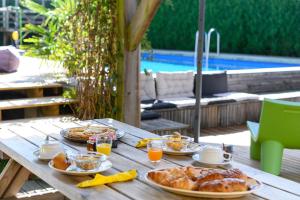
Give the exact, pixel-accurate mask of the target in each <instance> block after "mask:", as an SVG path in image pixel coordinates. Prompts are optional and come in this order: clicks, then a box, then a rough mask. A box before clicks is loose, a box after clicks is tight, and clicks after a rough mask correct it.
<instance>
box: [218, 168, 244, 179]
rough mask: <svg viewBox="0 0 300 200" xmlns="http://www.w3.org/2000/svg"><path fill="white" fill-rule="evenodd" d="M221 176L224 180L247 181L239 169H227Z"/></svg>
mask: <svg viewBox="0 0 300 200" xmlns="http://www.w3.org/2000/svg"><path fill="white" fill-rule="evenodd" d="M222 174H223V176H224V177H225V178H239V179H243V180H244V181H247V179H248V177H247V175H246V174H244V173H243V172H242V171H241V170H239V169H229V170H226V171H224V172H223V173H222Z"/></svg>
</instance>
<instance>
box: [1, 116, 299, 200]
mask: <svg viewBox="0 0 300 200" xmlns="http://www.w3.org/2000/svg"><path fill="white" fill-rule="evenodd" d="M49 121H50V122H49ZM49 121H48V120H46V119H45V120H38V121H36V122H28V123H27V124H26V125H24V124H23V125H22V126H21V127H27V128H29V127H30V128H32V129H30V128H29V129H28V130H27V131H24V130H25V129H24V128H19V129H18V128H17V129H18V130H17V129H15V128H16V127H18V126H13V127H12V126H9V128H10V129H11V130H14V131H16V132H18V134H22V131H23V132H30V135H29V136H28V137H30V138H35V137H37V135H38V139H36V138H35V139H34V140H35V142H37V143H38V142H40V140H41V141H42V140H43V138H44V136H45V134H51V135H52V136H53V137H55V138H57V139H59V140H61V141H63V142H65V143H66V144H67V145H69V148H70V147H72V148H76V149H78V150H84V149H85V146H84V145H81V146H80V145H79V146H78V145H77V144H74V143H71V142H66V141H65V140H62V138H61V136H60V135H59V131H60V130H61V129H62V128H67V127H72V126H76V125H83V124H86V123H91V122H79V121H75V122H72V121H65V122H61V121H60V120H59V118H57V119H56V120H49ZM99 122H101V123H105V124H108V125H110V126H114V127H116V128H119V129H125V130H126V132H128V135H126V136H125V137H124V138H122V143H120V145H119V146H118V148H117V149H113V153H112V156H111V158H110V159H111V160H112V162H113V164H114V168H113V169H112V170H110V171H108V172H107V173H105V174H111V173H115V172H117V171H123V170H128V169H131V168H136V169H138V171H139V172H141V175H142V174H144V173H145V172H147V171H148V170H149V169H152V168H154V166H153V165H152V164H151V163H150V162H149V161H148V159H147V155H146V151H145V149H136V148H134V145H135V144H136V142H137V141H138V140H139V139H140V138H143V137H157V135H155V134H152V133H149V132H147V131H143V130H140V129H137V128H134V127H131V126H129V125H123V123H121V122H117V121H114V120H110V119H105V120H97V122H95V123H99ZM49 127H50V128H49ZM124 127H125V128H124ZM29 130H30V131H29ZM35 131H37V132H36V133H35ZM41 132H43V134H44V135H41ZM26 137H27V136H26ZM0 139H1V137H0ZM30 140H31V139H30ZM0 144H1V143H0ZM0 148H1V146H0ZM132 155H134V156H132ZM124 163H126V165H124ZM188 164H191V158H190V157H188V156H182V157H174V156H167V155H164V160H163V161H162V162H161V164H160V167H165V166H167V167H168V166H179V165H180V166H182V165H188ZM240 165H241V164H240ZM241 166H244V165H241ZM246 167H247V166H246ZM239 168H240V167H239ZM242 170H243V171H244V169H242ZM245 170H246V173H247V174H249V173H248V171H247V170H250V172H251V173H253V174H254V175H255V174H256V175H259V176H261V175H262V174H263V173H264V172H263V173H261V172H260V170H258V171H259V172H260V173H254V172H253V170H252V168H245ZM249 175H250V174H249ZM267 175H268V174H267ZM265 176H266V175H265V174H264V175H263V177H261V178H259V179H265V178H266V177H265ZM270 176H271V177H272V178H273V176H272V175H270ZM267 178H268V177H267ZM270 180H272V179H270ZM273 180H274V179H273ZM275 180H278V179H275ZM283 180H286V179H283ZM274 184H275V185H276V183H272V184H268V183H267V185H265V186H264V187H263V188H262V190H261V191H259V192H257V193H256V195H248V196H246V197H245V198H244V199H260V198H259V196H260V197H263V198H267V199H270V198H271V199H272V198H273V197H274V196H276V197H278V198H279V199H299V195H298V194H297V192H294V193H293V192H292V193H291V192H290V190H291V189H289V190H285V189H282V188H281V187H278V188H277V185H276V186H274ZM278 185H280V184H278ZM137 186H138V187H139V188H138V189H137V194H130V195H132V196H130V198H134V197H137V196H138V197H141V196H142V195H143V194H144V195H146V196H143V197H145V199H149V198H146V197H147V196H149V194H152V195H157V194H156V193H157V192H160V194H159V197H160V196H161V199H167V198H164V197H166V196H165V195H170V196H167V197H168V199H173V198H172V196H175V197H176V199H183V198H184V199H189V198H186V197H184V196H179V195H173V194H170V193H167V192H164V191H161V190H157V189H156V188H152V191H153V192H152V191H151V192H150V191H149V194H148V193H147V194H145V192H143V190H144V189H145V187H148V188H151V187H150V186H148V185H147V184H146V183H144V181H143V177H139V178H138V179H137V180H136V181H133V182H130V185H127V183H115V184H110V185H109V187H111V188H113V189H114V190H116V191H117V192H120V193H124V194H125V193H128V189H129V188H130V187H131V188H135V187H137ZM283 187H285V186H283ZM293 187H294V189H297V187H299V186H298V185H293ZM96 188H98V187H96ZM126 189H127V190H126ZM146 190H147V189H146ZM297 191H299V190H297ZM135 195H137V196H135ZM156 197H157V196H156ZM170 197H171V198H170ZM152 199H155V198H152ZM156 199H158V198H156ZM191 199H192V198H191Z"/></svg>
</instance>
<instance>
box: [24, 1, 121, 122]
mask: <svg viewBox="0 0 300 200" xmlns="http://www.w3.org/2000/svg"><path fill="white" fill-rule="evenodd" d="M121 2H122V1H118V0H55V1H53V3H52V7H53V8H50V9H46V8H44V7H42V6H41V5H38V4H36V3H34V2H32V1H31V0H26V1H24V5H25V6H27V7H28V8H30V9H32V10H34V11H36V12H38V13H40V14H41V15H43V16H45V17H46V19H45V22H44V23H43V24H42V25H40V26H34V25H26V26H25V29H24V30H25V31H26V32H27V33H31V34H33V36H31V37H30V38H28V39H26V40H25V41H24V42H27V44H26V45H24V46H22V47H23V48H24V49H26V50H27V55H30V56H38V57H43V58H47V59H53V60H58V61H60V62H61V63H62V64H63V66H64V67H65V68H66V69H67V70H68V72H69V75H70V76H72V77H74V78H75V79H76V85H75V90H70V91H68V92H65V93H64V95H67V96H70V97H73V96H76V98H77V99H78V102H79V103H78V104H77V106H76V108H75V111H76V112H75V113H76V115H77V116H78V117H79V118H81V119H93V118H104V117H112V118H115V119H119V120H120V119H122V116H123V115H122V112H123V95H117V94H123V76H124V72H123V49H122V47H123V45H122V42H123V40H122V33H121V32H120V29H119V28H118V27H119V20H120V19H121V17H123V15H122V13H121V12H120V11H119V10H123V9H122V8H121V6H122V3H121ZM120 16H121V17H120Z"/></svg>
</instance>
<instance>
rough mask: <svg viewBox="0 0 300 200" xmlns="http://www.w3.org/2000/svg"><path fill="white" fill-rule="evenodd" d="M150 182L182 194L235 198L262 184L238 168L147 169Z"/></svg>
mask: <svg viewBox="0 0 300 200" xmlns="http://www.w3.org/2000/svg"><path fill="white" fill-rule="evenodd" d="M145 179H146V181H148V182H149V183H150V184H152V185H154V186H156V187H159V188H162V189H164V190H167V191H169V192H173V193H176V194H181V195H185V196H193V197H203V198H237V197H241V196H244V195H247V194H250V193H253V192H254V191H256V190H258V189H259V188H261V186H262V183H261V182H259V181H257V180H255V179H254V178H251V177H248V176H247V175H246V174H245V173H243V172H242V171H241V170H239V169H228V170H224V169H212V168H201V167H193V166H187V167H174V168H168V169H160V170H153V171H149V172H148V173H147V174H146V175H145Z"/></svg>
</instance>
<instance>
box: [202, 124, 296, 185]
mask: <svg viewBox="0 0 300 200" xmlns="http://www.w3.org/2000/svg"><path fill="white" fill-rule="evenodd" d="M201 134H202V135H201V136H202V137H201V139H200V141H201V142H205V143H214V144H222V143H225V144H232V145H234V153H233V158H234V160H236V161H238V162H240V163H243V164H246V165H249V166H252V167H254V168H258V169H259V162H258V161H255V160H251V159H250V157H249V146H250V132H249V131H248V129H247V128H246V127H245V126H235V127H229V128H210V129H205V130H202V133H201ZM280 176H281V177H284V178H287V179H290V180H293V181H296V182H298V183H300V150H290V149H285V150H284V156H283V162H282V170H281V174H280Z"/></svg>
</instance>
